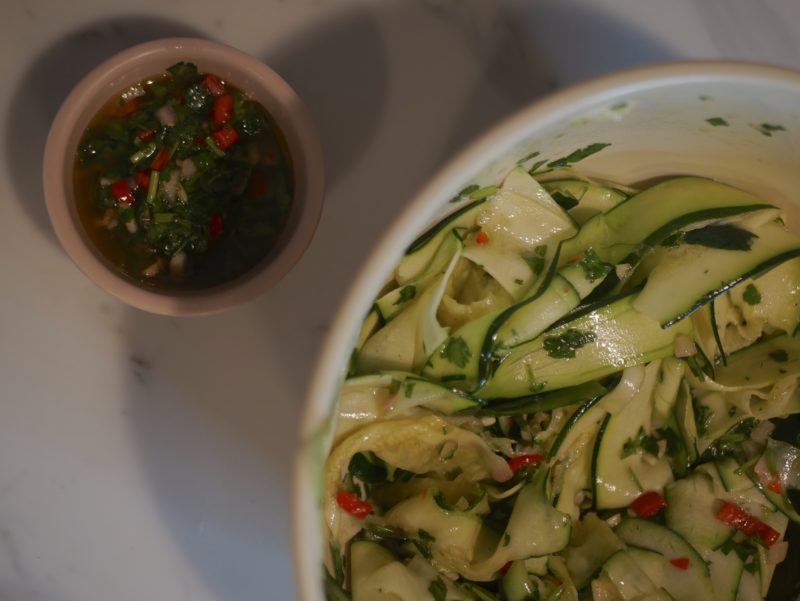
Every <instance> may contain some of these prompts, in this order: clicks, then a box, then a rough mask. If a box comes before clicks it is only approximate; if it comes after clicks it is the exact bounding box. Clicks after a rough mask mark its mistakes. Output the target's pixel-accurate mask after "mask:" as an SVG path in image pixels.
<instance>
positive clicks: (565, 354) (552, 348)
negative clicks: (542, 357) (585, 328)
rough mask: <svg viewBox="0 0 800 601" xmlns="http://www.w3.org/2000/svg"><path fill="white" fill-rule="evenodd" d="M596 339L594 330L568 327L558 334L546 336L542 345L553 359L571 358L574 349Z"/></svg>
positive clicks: (573, 354)
mask: <svg viewBox="0 0 800 601" xmlns="http://www.w3.org/2000/svg"><path fill="white" fill-rule="evenodd" d="M596 339H597V336H595V334H594V332H581V331H580V330H576V329H574V328H569V329H568V330H567V331H566V332H564V333H563V334H561V335H560V336H547V337H546V338H545V339H544V343H543V344H542V346H543V347H544V350H546V351H547V354H548V356H550V357H553V358H554V359H572V358H573V357H575V351H577V350H578V349H579V348H581V347H583V346H586V345H587V344H589V343H590V342H594V341H595V340H596Z"/></svg>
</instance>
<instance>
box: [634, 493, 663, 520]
mask: <svg viewBox="0 0 800 601" xmlns="http://www.w3.org/2000/svg"><path fill="white" fill-rule="evenodd" d="M666 507H667V502H666V500H665V499H664V497H662V496H661V495H660V494H659V493H657V492H656V491H654V490H650V491H647V492H646V493H644V494H641V495H639V496H638V497H636V499H634V501H633V503H631V509H632V510H633V511H634V513H635V514H636V515H638V516H639V517H643V518H651V517H653V516H654V515H656V514H658V512H659V511H661V510H662V509H665V508H666Z"/></svg>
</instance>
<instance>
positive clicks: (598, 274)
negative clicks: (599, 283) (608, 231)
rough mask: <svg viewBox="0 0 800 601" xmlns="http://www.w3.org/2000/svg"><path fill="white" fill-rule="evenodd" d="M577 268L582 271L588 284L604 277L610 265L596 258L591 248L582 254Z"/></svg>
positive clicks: (609, 269)
mask: <svg viewBox="0 0 800 601" xmlns="http://www.w3.org/2000/svg"><path fill="white" fill-rule="evenodd" d="M578 266H579V267H580V268H581V269H582V270H583V273H584V275H585V276H586V279H587V280H589V281H590V282H594V281H595V280H599V279H601V278H604V277H606V275H607V274H608V272H609V271H611V265H609V264H608V263H606V262H604V261H603V260H602V259H601V258H600V257H598V256H597V253H596V252H594V249H592V248H591V247H589V248H587V249H586V252H585V253H583V257H582V258H581V260H580V261H578Z"/></svg>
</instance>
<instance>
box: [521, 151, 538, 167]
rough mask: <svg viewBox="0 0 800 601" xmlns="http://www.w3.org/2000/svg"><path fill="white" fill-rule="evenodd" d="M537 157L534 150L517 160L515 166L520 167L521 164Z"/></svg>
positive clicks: (536, 152)
mask: <svg viewBox="0 0 800 601" xmlns="http://www.w3.org/2000/svg"><path fill="white" fill-rule="evenodd" d="M538 156H539V151H538V150H534V151H533V152H531V153H529V154H526V155H525V156H524V157H522V158H521V159H520V160H518V161H517V165H522V164H523V163H527V162H528V161H530V160H531V159H534V158H536V157H538Z"/></svg>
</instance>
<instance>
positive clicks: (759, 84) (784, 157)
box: [294, 62, 800, 601]
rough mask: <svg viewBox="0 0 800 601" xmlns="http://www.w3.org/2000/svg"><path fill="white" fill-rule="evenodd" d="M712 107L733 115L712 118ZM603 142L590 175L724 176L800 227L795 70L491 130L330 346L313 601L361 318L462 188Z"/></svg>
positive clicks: (311, 539) (428, 204)
mask: <svg viewBox="0 0 800 601" xmlns="http://www.w3.org/2000/svg"><path fill="white" fill-rule="evenodd" d="M714 117H719V118H722V119H724V121H725V122H726V123H727V125H717V126H714V125H712V124H711V123H709V122H708V121H707V120H708V119H713V118H714ZM764 124H767V125H771V126H780V128H782V129H776V128H775V127H773V128H769V127H766V128H765V127H764ZM594 142H605V143H610V144H611V146H609V147H608V148H606V149H604V150H603V151H602V152H600V153H598V154H596V155H594V156H592V157H590V158H588V159H586V160H585V161H582V162H580V163H579V164H578V166H577V167H578V168H579V170H580V171H581V172H583V173H585V174H586V175H589V176H593V175H594V176H598V177H603V178H607V179H610V180H613V181H618V182H622V183H633V182H638V181H642V180H647V179H649V178H652V177H656V176H664V175H671V174H672V175H674V174H692V175H703V176H708V177H713V178H718V179H720V180H723V181H725V182H727V183H730V184H733V185H738V186H741V187H743V188H745V189H747V190H749V191H752V192H755V193H757V194H762V195H763V196H764V197H765V198H767V199H769V200H770V201H772V202H776V203H779V204H783V205H784V206H787V207H789V208H790V215H789V225H790V226H794V227H795V228H796V229H797V228H798V226H800V219H798V214H797V212H798V208H799V207H800V196H798V190H800V73H797V72H793V71H788V70H784V69H779V68H773V67H769V66H762V65H750V64H740V63H725V62H696V63H678V64H670V65H661V66H655V67H647V68H642V69H636V70H631V71H625V72H622V73H619V74H616V75H611V76H608V77H603V78H601V79H597V80H595V81H591V82H588V83H585V84H582V85H578V86H575V87H573V88H570V89H566V90H564V91H561V92H558V93H556V94H553V95H551V96H549V97H547V98H545V99H544V100H541V101H539V102H536V103H534V104H532V105H531V106H529V107H528V108H526V109H524V110H522V111H521V112H519V113H517V114H516V115H514V116H512V117H511V118H509V119H508V120H506V121H504V122H503V123H501V124H499V125H498V126H497V127H495V128H494V129H492V130H491V131H490V132H489V133H487V134H486V135H484V136H483V137H482V138H481V139H479V140H478V141H477V142H475V143H474V144H473V145H471V146H470V147H469V148H468V149H466V150H465V151H464V152H462V153H461V154H460V155H459V156H458V157H457V158H455V159H454V160H453V161H451V162H450V163H449V164H448V165H447V166H446V167H445V168H444V169H442V171H441V172H440V173H439V174H438V175H437V176H436V177H435V178H434V179H433V180H432V181H431V182H430V183H429V184H428V185H427V186H426V187H425V188H424V189H423V190H422V191H421V192H420V193H419V194H418V195H417V197H416V198H415V199H414V200H413V201H412V202H411V203H410V204H409V206H408V209H407V210H406V211H405V212H404V214H403V215H402V217H401V218H400V219H399V220H398V221H397V222H396V223H395V225H394V227H393V228H392V229H391V230H390V231H389V232H388V233H387V235H386V236H385V237H384V238H383V240H382V242H381V243H380V244H379V245H378V247H377V248H376V249H375V250H374V252H372V253H371V255H370V259H369V261H368V262H367V263H366V265H365V266H364V268H363V270H362V271H361V274H360V277H359V278H358V279H357V281H356V283H355V285H354V286H353V288H352V290H351V291H350V294H349V296H348V297H347V299H346V301H345V302H344V304H343V306H342V308H341V310H340V311H339V314H338V317H337V319H336V322H335V324H334V327H333V328H332V330H331V332H330V334H329V337H328V340H327V343H326V345H325V346H324V348H323V351H322V354H321V358H320V360H319V363H318V365H317V368H316V373H315V377H314V379H313V382H312V386H311V388H310V393H309V397H308V404H307V408H306V413H305V420H304V422H303V426H302V432H301V440H302V446H301V448H300V451H299V455H298V459H297V464H296V473H295V491H294V494H295V503H294V507H295V515H294V548H295V565H296V568H295V569H296V582H297V588H298V592H299V597H300V599H302V600H303V601H322V600H323V599H324V598H325V596H324V593H323V590H322V580H321V570H322V567H321V566H322V548H321V547H322V542H321V541H322V535H321V531H322V530H321V529H322V516H321V515H320V506H321V503H320V500H319V499H320V498H321V486H322V478H321V470H322V466H323V464H324V460H325V456H326V453H327V450H328V446H329V442H330V440H329V434H330V431H331V428H330V426H331V415H332V412H333V409H334V401H335V398H336V391H337V387H338V385H339V383H340V382H341V379H342V378H343V375H344V372H345V367H346V363H347V361H348V358H349V356H350V351H351V349H352V347H353V345H354V343H355V338H356V334H357V332H358V328H359V325H360V322H361V320H362V318H363V316H364V315H366V313H367V311H368V309H369V307H370V305H371V303H372V301H373V298H374V297H375V296H376V294H377V293H378V291H379V289H380V287H381V286H382V284H383V283H384V282H385V281H386V280H387V278H388V276H389V274H390V272H391V270H392V269H393V267H394V265H395V264H396V262H397V261H398V259H399V258H400V257H401V255H402V253H403V251H404V249H405V248H406V247H407V246H408V244H409V243H410V242H411V241H412V240H413V239H414V238H415V237H416V236H417V235H418V234H419V233H420V232H421V231H422V230H423V229H424V228H425V226H427V225H428V224H429V223H431V222H432V221H433V220H435V219H436V218H437V217H439V216H440V215H442V214H444V213H446V212H448V209H451V208H452V205H448V202H447V201H448V200H449V199H450V198H452V197H453V196H454V194H455V193H457V192H458V191H459V190H461V189H462V188H463V187H464V186H466V185H468V184H471V183H478V184H481V185H487V184H490V183H497V182H498V181H499V180H500V179H501V178H502V176H503V175H504V174H505V173H507V172H508V170H509V169H510V168H511V167H512V166H513V165H514V163H515V161H516V160H518V159H519V158H520V157H523V156H525V155H526V154H528V153H529V152H532V151H539V152H540V153H541V157H542V158H550V159H555V158H558V157H560V156H564V155H566V154H568V153H570V152H572V151H573V150H575V149H577V148H582V147H585V146H586V145H588V144H591V143H594ZM791 209H794V210H791ZM791 213H794V214H791Z"/></svg>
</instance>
